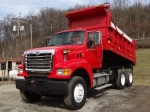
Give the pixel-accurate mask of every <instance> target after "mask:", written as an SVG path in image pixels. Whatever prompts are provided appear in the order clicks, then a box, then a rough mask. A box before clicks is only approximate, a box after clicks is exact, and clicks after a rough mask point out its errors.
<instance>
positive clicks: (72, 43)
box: [15, 3, 136, 109]
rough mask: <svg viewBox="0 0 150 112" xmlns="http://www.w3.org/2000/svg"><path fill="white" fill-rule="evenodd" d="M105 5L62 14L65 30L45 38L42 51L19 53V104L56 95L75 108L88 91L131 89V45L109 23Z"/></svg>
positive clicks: (110, 17)
mask: <svg viewBox="0 0 150 112" xmlns="http://www.w3.org/2000/svg"><path fill="white" fill-rule="evenodd" d="M109 9H110V5H109V3H105V4H101V5H97V6H92V7H88V8H84V9H80V10H76V11H72V12H67V13H66V14H65V16H66V17H67V18H68V22H69V30H65V31H61V32H57V33H55V34H54V35H52V36H51V39H50V42H49V43H48V45H47V46H46V47H41V48H35V49H30V50H27V51H25V52H24V54H23V62H22V65H20V66H19V67H18V68H19V73H18V76H23V77H24V78H25V79H16V81H15V83H16V88H17V89H19V90H20V94H21V98H22V99H23V100H24V101H25V102H29V103H32V102H36V101H38V100H40V98H41V97H42V96H53V95H62V96H63V98H64V104H65V105H66V107H67V108H69V109H79V108H81V107H82V106H83V105H84V104H85V101H86V97H87V91H88V90H89V89H96V90H100V89H103V88H106V87H110V86H113V87H114V88H117V89H123V88H124V87H125V86H132V83H133V66H134V65H135V64H136V56H135V48H136V44H135V41H134V40H132V39H131V38H130V37H128V36H127V35H126V34H125V33H124V32H123V31H121V30H120V29H119V28H118V27H117V26H116V25H115V24H114V23H113V22H112V21H111V20H112V16H111V12H110V11H109Z"/></svg>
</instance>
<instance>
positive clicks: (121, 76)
mask: <svg viewBox="0 0 150 112" xmlns="http://www.w3.org/2000/svg"><path fill="white" fill-rule="evenodd" d="M115 86H116V88H117V89H124V87H125V73H124V71H123V70H122V69H119V70H118V78H117V79H116V80H115Z"/></svg>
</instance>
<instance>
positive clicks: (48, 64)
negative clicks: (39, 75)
mask: <svg viewBox="0 0 150 112" xmlns="http://www.w3.org/2000/svg"><path fill="white" fill-rule="evenodd" d="M52 58H53V54H52V53H40V52H38V54H37V53H36V52H33V53H28V54H25V58H24V64H25V70H27V71H31V72H37V71H38V72H48V71H51V69H52Z"/></svg>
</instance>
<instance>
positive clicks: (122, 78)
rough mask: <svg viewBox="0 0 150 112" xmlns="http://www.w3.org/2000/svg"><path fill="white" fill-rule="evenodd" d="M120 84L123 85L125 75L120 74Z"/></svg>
mask: <svg viewBox="0 0 150 112" xmlns="http://www.w3.org/2000/svg"><path fill="white" fill-rule="evenodd" d="M121 84H122V85H123V86H124V85H125V75H124V74H121Z"/></svg>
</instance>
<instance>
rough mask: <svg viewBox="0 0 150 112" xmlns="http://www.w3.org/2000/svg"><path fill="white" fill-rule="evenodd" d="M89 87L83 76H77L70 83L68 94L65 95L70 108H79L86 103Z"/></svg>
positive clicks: (67, 105) (66, 103)
mask: <svg viewBox="0 0 150 112" xmlns="http://www.w3.org/2000/svg"><path fill="white" fill-rule="evenodd" d="M86 97H87V87H86V83H85V81H84V79H83V78H81V77H78V76H75V77H73V78H72V79H71V80H70V81H69V83H68V94H67V95H64V103H65V105H66V107H67V108H69V109H74V110H75V109H79V108H81V107H83V105H84V104H85V101H86Z"/></svg>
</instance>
